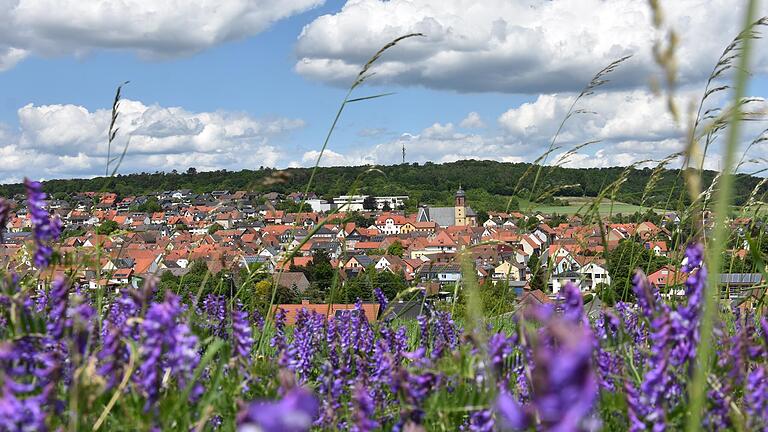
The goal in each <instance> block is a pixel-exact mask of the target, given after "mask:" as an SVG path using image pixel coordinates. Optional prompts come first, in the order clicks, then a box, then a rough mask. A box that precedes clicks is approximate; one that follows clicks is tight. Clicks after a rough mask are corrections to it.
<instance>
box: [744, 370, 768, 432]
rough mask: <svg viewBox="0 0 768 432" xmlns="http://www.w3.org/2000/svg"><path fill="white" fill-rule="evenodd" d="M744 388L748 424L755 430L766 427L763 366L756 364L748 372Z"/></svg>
mask: <svg viewBox="0 0 768 432" xmlns="http://www.w3.org/2000/svg"><path fill="white" fill-rule="evenodd" d="M744 390H745V395H744V402H745V404H746V412H747V417H748V418H749V424H750V426H752V427H754V428H755V430H757V429H758V428H761V427H762V428H765V427H768V376H766V373H765V368H764V367H763V366H758V367H756V368H755V369H754V370H753V371H752V372H750V374H749V376H748V377H747V386H746V388H745V389H744Z"/></svg>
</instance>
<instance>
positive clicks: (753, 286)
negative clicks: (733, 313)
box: [720, 273, 765, 300]
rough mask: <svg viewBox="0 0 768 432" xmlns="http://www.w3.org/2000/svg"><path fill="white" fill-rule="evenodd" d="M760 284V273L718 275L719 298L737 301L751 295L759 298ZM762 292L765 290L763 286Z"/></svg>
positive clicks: (761, 277)
mask: <svg viewBox="0 0 768 432" xmlns="http://www.w3.org/2000/svg"><path fill="white" fill-rule="evenodd" d="M762 284H763V275H762V274H760V273H722V274H720V297H721V298H724V299H729V300H739V299H744V298H747V297H749V296H750V295H753V294H754V295H756V296H759V290H760V287H761V285H762ZM763 290H765V287H764V286H763Z"/></svg>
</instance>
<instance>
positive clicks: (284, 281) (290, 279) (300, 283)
mask: <svg viewBox="0 0 768 432" xmlns="http://www.w3.org/2000/svg"><path fill="white" fill-rule="evenodd" d="M275 280H276V281H277V282H278V284H279V285H280V286H281V287H285V288H292V289H295V290H296V291H298V292H299V293H303V292H304V291H306V290H307V289H308V288H309V280H308V279H307V276H306V275H305V274H304V273H302V272H283V273H276V274H275Z"/></svg>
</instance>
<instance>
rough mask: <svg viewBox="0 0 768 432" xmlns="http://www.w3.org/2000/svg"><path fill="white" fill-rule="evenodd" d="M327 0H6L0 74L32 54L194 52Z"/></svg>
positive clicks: (0, 2) (0, 4)
mask: <svg viewBox="0 0 768 432" xmlns="http://www.w3.org/2000/svg"><path fill="white" fill-rule="evenodd" d="M323 2H324V0H281V1H278V2H276V1H268V0H228V1H223V2H222V1H218V0H198V1H195V2H189V1H185V0H163V1H155V2H152V1H145V0H121V1H100V0H0V21H1V22H2V23H3V29H0V70H4V69H8V68H10V67H13V66H14V65H15V64H16V63H17V62H19V61H20V60H22V59H23V58H24V57H26V56H28V55H29V54H30V53H34V54H38V55H43V56H58V55H71V54H74V55H82V54H85V53H87V52H88V51H90V50H93V49H116V50H129V51H133V52H136V53H138V54H139V55H140V56H142V57H147V58H167V57H176V56H180V55H188V54H192V53H195V52H198V51H200V50H203V49H205V48H209V47H211V46H214V45H216V44H219V43H222V42H227V41H231V40H236V39H240V38H244V37H247V36H252V35H255V34H257V33H260V32H262V31H264V30H266V29H267V28H268V27H269V26H270V25H271V24H272V23H274V22H275V21H278V20H280V19H283V18H286V17H289V16H291V15H295V14H297V13H300V12H303V11H306V10H308V9H311V8H314V7H316V6H319V5H321V4H323Z"/></svg>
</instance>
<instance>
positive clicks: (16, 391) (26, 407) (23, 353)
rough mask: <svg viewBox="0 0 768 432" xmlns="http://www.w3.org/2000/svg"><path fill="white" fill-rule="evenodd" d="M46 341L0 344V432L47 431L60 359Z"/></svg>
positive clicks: (28, 338) (25, 339) (27, 339)
mask: <svg viewBox="0 0 768 432" xmlns="http://www.w3.org/2000/svg"><path fill="white" fill-rule="evenodd" d="M52 346H55V345H54V342H53V341H51V340H50V339H48V338H41V337H33V336H24V337H21V338H19V339H16V340H14V341H5V342H0V382H2V383H3V384H2V388H1V389H0V392H1V394H0V430H3V431H5V430H9V431H16V430H46V417H47V414H48V412H49V411H50V409H51V407H52V406H53V403H54V402H55V395H56V393H55V389H56V387H57V384H58V381H59V379H60V378H61V361H62V357H61V354H60V352H59V351H58V350H53V349H51V347H52Z"/></svg>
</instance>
